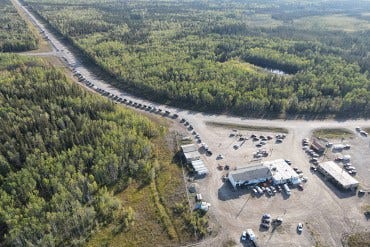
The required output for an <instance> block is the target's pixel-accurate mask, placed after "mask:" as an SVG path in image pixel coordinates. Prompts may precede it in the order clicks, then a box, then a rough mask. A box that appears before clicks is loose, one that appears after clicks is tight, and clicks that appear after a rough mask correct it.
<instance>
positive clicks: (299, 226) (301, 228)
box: [297, 223, 303, 233]
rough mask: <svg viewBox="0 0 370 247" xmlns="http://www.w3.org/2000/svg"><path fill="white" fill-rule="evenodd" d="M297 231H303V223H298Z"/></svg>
mask: <svg viewBox="0 0 370 247" xmlns="http://www.w3.org/2000/svg"><path fill="white" fill-rule="evenodd" d="M297 231H298V232H299V233H301V232H302V231H303V224H302V223H298V225H297Z"/></svg>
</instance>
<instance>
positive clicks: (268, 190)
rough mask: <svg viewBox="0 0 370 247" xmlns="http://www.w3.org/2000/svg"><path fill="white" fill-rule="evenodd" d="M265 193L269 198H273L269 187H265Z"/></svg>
mask: <svg viewBox="0 0 370 247" xmlns="http://www.w3.org/2000/svg"><path fill="white" fill-rule="evenodd" d="M266 193H267V194H268V195H269V196H273V195H274V194H273V193H272V191H271V190H270V188H269V187H266Z"/></svg>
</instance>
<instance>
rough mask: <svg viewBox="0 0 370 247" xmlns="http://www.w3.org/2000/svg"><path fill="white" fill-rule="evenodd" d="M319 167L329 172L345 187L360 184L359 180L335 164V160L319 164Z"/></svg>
mask: <svg viewBox="0 0 370 247" xmlns="http://www.w3.org/2000/svg"><path fill="white" fill-rule="evenodd" d="M319 168H321V169H322V170H324V171H325V172H326V173H328V174H329V175H330V176H331V177H332V178H334V179H335V180H336V181H337V182H338V183H339V184H340V185H342V186H343V187H344V188H348V187H351V186H356V185H358V181H357V180H356V179H354V178H353V177H352V176H351V175H349V174H348V173H347V172H346V171H345V170H343V169H342V168H341V167H339V166H338V165H337V164H335V162H334V161H327V162H324V163H320V164H319Z"/></svg>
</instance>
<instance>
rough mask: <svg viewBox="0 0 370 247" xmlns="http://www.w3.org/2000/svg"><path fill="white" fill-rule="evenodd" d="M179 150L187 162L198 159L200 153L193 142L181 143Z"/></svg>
mask: <svg viewBox="0 0 370 247" xmlns="http://www.w3.org/2000/svg"><path fill="white" fill-rule="evenodd" d="M181 150H182V152H183V154H184V156H185V159H186V162H187V163H191V162H192V161H195V160H199V159H200V153H199V152H198V148H197V146H196V145H194V144H187V145H182V146H181Z"/></svg>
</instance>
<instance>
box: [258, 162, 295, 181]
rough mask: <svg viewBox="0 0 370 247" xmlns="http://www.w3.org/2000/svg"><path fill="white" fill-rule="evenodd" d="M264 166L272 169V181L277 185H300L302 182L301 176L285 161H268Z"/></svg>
mask: <svg viewBox="0 0 370 247" xmlns="http://www.w3.org/2000/svg"><path fill="white" fill-rule="evenodd" d="M263 165H264V166H266V167H268V168H269V169H270V171H271V174H272V181H273V184H275V185H276V184H284V183H292V184H299V183H300V182H301V180H300V179H299V175H298V174H297V173H296V172H295V171H294V170H293V168H292V167H290V165H288V163H286V162H285V160H283V159H277V160H273V161H266V162H264V163H263Z"/></svg>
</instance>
